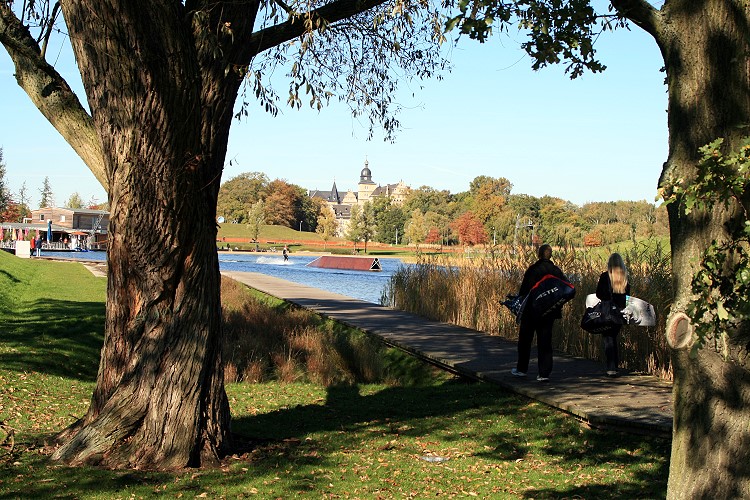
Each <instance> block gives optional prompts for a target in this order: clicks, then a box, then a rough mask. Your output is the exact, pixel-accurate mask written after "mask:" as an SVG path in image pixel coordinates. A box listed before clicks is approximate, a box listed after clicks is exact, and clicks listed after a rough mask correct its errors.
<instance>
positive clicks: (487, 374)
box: [222, 271, 672, 436]
mask: <svg viewBox="0 0 750 500" xmlns="http://www.w3.org/2000/svg"><path fill="white" fill-rule="evenodd" d="M222 274H223V275H225V276H228V277H230V278H233V279H234V280H236V281H239V282H241V283H244V284H246V285H247V286H249V287H252V288H255V289H257V290H260V291H262V292H264V293H267V294H268V295H272V296H274V297H278V298H281V299H284V300H286V301H288V302H291V303H294V304H297V305H299V306H301V307H305V308H308V309H313V310H315V311H317V312H319V313H320V314H322V315H324V316H328V317H330V318H333V319H335V320H337V321H340V322H341V323H344V324H346V325H349V326H352V327H355V328H358V329H360V330H364V331H365V332H367V333H369V334H371V335H375V336H377V337H379V338H381V339H382V340H383V341H384V342H385V343H387V344H389V345H392V346H395V347H398V348H401V349H403V350H405V351H407V352H409V353H411V354H413V355H415V356H418V357H420V358H423V359H426V360H428V361H430V362H432V363H434V364H436V365H438V366H440V367H442V368H444V369H447V370H450V371H452V372H455V373H457V374H460V375H463V376H467V377H471V378H474V379H478V380H482V381H485V382H490V383H494V384H497V385H500V386H502V387H504V388H506V389H509V390H511V391H514V392H517V393H519V394H523V395H524V396H527V397H530V398H532V399H535V400H538V401H541V402H542V403H545V404H548V405H550V406H553V407H556V408H560V409H561V410H564V411H566V412H568V413H570V414H572V415H574V416H576V417H578V418H580V419H581V420H583V421H584V422H587V423H588V424H590V425H592V426H594V427H612V428H616V429H620V430H623V431H628V432H642V433H650V434H657V435H664V436H671V431H672V385H671V384H670V383H668V382H664V381H662V380H660V379H658V378H656V377H652V376H646V375H636V374H628V373H624V374H623V375H622V376H620V377H618V378H609V377H606V376H605V375H604V367H603V365H602V364H601V363H598V362H595V361H590V360H586V359H581V358H574V357H572V356H566V355H562V354H558V353H556V354H555V364H554V368H553V370H552V375H551V377H550V378H551V381H550V382H537V381H536V358H535V355H536V354H535V351H532V354H531V356H532V359H531V363H530V365H529V367H530V370H529V374H528V376H527V377H526V378H517V377H514V376H512V375H511V374H510V370H511V368H513V367H514V366H515V362H516V343H515V342H511V341H507V340H504V339H501V338H500V337H496V336H491V335H488V334H486V333H483V332H478V331H476V330H470V329H468V328H463V327H460V326H455V325H451V324H447V323H440V322H437V321H431V320H427V319H425V318H423V317H421V316H417V315H415V314H410V313H406V312H403V311H398V310H395V309H391V308H388V307H383V306H379V305H377V304H371V303H369V302H364V301H361V300H357V299H353V298H350V297H346V296H344V295H339V294H336V293H332V292H328V291H325V290H321V289H318V288H312V287H308V286H304V285H300V284H297V283H292V282H290V281H286V280H282V279H279V278H273V277H271V276H266V275H264V274H259V273H248V272H234V271H223V272H222Z"/></svg>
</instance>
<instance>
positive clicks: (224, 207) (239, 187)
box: [216, 172, 270, 224]
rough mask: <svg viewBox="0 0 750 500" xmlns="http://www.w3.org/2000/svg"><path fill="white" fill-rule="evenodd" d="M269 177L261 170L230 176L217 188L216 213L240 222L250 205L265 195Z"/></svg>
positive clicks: (243, 219)
mask: <svg viewBox="0 0 750 500" xmlns="http://www.w3.org/2000/svg"><path fill="white" fill-rule="evenodd" d="M269 182H270V181H269V179H268V177H267V176H266V174H264V173H261V172H246V173H244V174H240V175H237V176H235V177H232V178H231V179H229V180H228V181H226V182H224V183H223V184H222V185H221V188H219V198H218V201H217V208H216V211H217V214H218V215H221V216H223V217H224V219H225V220H227V221H230V222H236V223H239V224H242V223H244V222H245V217H247V214H248V212H249V211H250V207H252V205H253V204H254V203H256V202H257V201H258V200H261V199H263V197H264V196H265V191H266V187H267V186H268V183H269Z"/></svg>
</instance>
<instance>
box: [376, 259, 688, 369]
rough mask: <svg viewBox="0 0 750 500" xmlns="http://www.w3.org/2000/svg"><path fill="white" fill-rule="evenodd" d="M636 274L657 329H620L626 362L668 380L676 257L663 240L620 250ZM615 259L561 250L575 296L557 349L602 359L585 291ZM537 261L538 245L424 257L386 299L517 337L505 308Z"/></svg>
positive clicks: (634, 285)
mask: <svg viewBox="0 0 750 500" xmlns="http://www.w3.org/2000/svg"><path fill="white" fill-rule="evenodd" d="M622 253H623V257H624V258H625V261H626V264H627V266H628V270H629V272H630V287H631V293H632V294H633V296H637V297H639V298H641V299H643V300H645V301H647V302H650V303H651V304H653V305H654V307H655V308H656V311H657V318H658V324H657V326H655V327H648V328H645V327H636V326H625V327H623V329H622V332H621V334H620V341H619V342H620V366H621V367H623V368H625V369H628V370H632V371H636V372H643V373H650V374H653V375H657V376H659V377H662V378H666V379H671V378H672V366H671V359H670V354H669V348H668V346H667V343H666V339H665V337H664V328H665V320H666V317H667V314H668V312H669V306H670V304H671V301H672V297H673V291H672V279H671V262H670V259H669V255H668V254H667V253H666V252H665V251H664V250H663V248H662V247H661V246H660V245H658V244H657V245H656V246H655V247H652V248H649V247H646V246H645V245H635V246H633V247H632V248H631V249H630V250H628V251H626V252H622ZM608 256H609V253H607V252H606V251H604V250H601V249H600V250H587V251H577V250H576V249H573V248H559V249H556V250H555V254H554V255H553V261H554V262H555V263H556V264H557V265H558V266H559V267H560V268H561V269H562V270H563V272H564V273H565V274H566V275H567V276H568V277H569V279H570V280H571V282H572V283H573V284H574V285H575V287H576V290H577V293H576V297H575V299H574V300H573V301H571V302H570V303H568V304H566V305H565V307H564V308H563V318H562V320H560V321H556V322H555V329H554V332H553V339H554V340H553V342H554V347H555V349H557V350H559V351H562V352H565V353H567V354H571V355H573V356H579V357H584V358H588V359H595V360H603V359H604V355H603V350H602V345H601V344H602V341H601V339H600V337H599V336H597V335H591V334H589V333H587V332H585V331H584V330H582V329H581V328H580V319H581V317H582V316H583V312H584V309H585V306H584V304H585V299H586V295H587V294H589V293H594V291H595V290H596V285H597V282H598V279H599V275H600V274H601V272H602V271H603V270H604V269H606V260H607V257H608ZM535 260H536V255H535V252H534V251H533V250H532V249H523V250H520V251H518V252H516V253H513V252H511V251H497V250H494V251H491V252H488V253H487V254H485V255H484V256H480V257H477V254H472V257H471V258H469V257H456V256H437V257H435V256H430V257H425V258H423V259H422V260H420V262H418V263H417V264H416V265H414V266H402V267H401V268H399V269H398V270H397V272H396V273H394V275H393V278H392V279H391V282H390V283H389V285H388V286H387V287H386V289H385V291H384V293H383V298H382V301H383V303H384V304H388V305H390V306H392V307H396V308H399V309H403V310H406V311H409V312H413V313H416V314H419V315H422V316H424V317H427V318H430V319H435V320H438V321H444V322H449V323H453V324H457V325H461V326H465V327H468V328H472V329H475V330H480V331H483V332H487V333H490V334H497V335H500V336H502V337H503V338H506V339H509V340H515V339H517V338H518V326H517V325H516V322H515V317H514V316H513V315H512V314H511V313H510V311H509V310H507V309H506V308H505V307H504V306H502V305H501V302H502V301H503V300H505V298H506V296H507V295H509V294H514V293H517V291H518V287H519V285H520V283H521V279H522V277H523V272H524V270H525V269H526V268H527V267H528V266H529V265H530V264H531V263H532V262H534V261H535Z"/></svg>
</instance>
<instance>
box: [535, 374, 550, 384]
mask: <svg viewBox="0 0 750 500" xmlns="http://www.w3.org/2000/svg"><path fill="white" fill-rule="evenodd" d="M536 380H537V381H538V382H549V377H542V376H541V375H537V376H536Z"/></svg>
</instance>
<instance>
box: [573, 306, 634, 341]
mask: <svg viewBox="0 0 750 500" xmlns="http://www.w3.org/2000/svg"><path fill="white" fill-rule="evenodd" d="M625 323H626V321H625V318H624V317H623V315H622V312H620V308H619V307H617V306H616V305H615V303H614V302H612V301H611V300H602V301H599V303H598V304H596V305H595V306H594V307H587V308H586V311H585V312H584V313H583V318H581V328H583V329H584V330H586V331H587V332H589V333H604V332H606V331H607V330H611V329H613V328H615V327H617V326H619V325H624V324H625Z"/></svg>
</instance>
